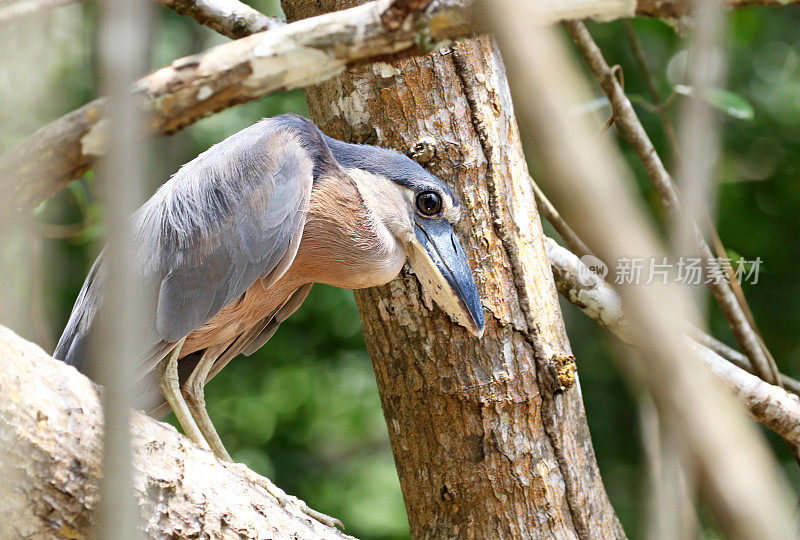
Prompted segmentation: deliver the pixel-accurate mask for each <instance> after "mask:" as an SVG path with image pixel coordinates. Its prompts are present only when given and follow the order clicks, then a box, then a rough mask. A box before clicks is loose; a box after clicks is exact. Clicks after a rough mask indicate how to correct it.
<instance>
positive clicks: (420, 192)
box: [329, 141, 484, 337]
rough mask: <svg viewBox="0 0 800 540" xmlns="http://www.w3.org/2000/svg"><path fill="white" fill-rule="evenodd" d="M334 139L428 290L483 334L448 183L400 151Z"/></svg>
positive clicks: (458, 318) (339, 153) (337, 153)
mask: <svg viewBox="0 0 800 540" xmlns="http://www.w3.org/2000/svg"><path fill="white" fill-rule="evenodd" d="M329 142H330V141H329ZM336 143H338V141H336V142H335V143H333V144H332V145H331V146H332V148H331V149H332V150H333V154H334V156H335V158H336V160H337V161H338V162H339V163H340V164H341V165H342V166H344V167H345V168H346V169H348V170H349V171H350V173H351V177H354V178H355V179H356V181H357V183H358V184H359V190H360V191H361V193H362V196H364V199H365V203H366V204H367V206H369V208H370V210H371V211H372V213H373V215H375V216H376V217H377V219H379V220H380V221H381V222H382V224H383V225H384V226H385V227H386V229H387V230H388V231H389V232H390V233H391V235H392V236H393V237H394V238H395V239H396V241H397V242H398V243H400V244H401V245H403V247H404V248H405V250H406V254H407V256H408V262H409V263H410V264H411V268H412V269H413V270H414V273H415V274H416V275H417V278H418V279H419V281H420V283H421V285H422V288H423V289H424V290H425V292H427V293H428V294H429V295H430V296H431V297H432V298H433V299H434V300H435V301H436V303H437V304H438V305H439V307H441V308H442V309H443V310H444V311H445V312H447V313H448V314H449V315H450V317H451V318H453V319H454V320H455V321H456V322H457V323H458V324H460V325H462V326H464V327H466V328H467V329H468V330H469V331H470V332H472V334H474V335H476V336H478V337H480V336H482V335H483V329H484V320H483V308H482V306H481V300H480V296H479V294H478V288H477V287H476V285H475V279H474V277H473V275H472V270H471V268H470V266H469V262H467V257H466V255H464V250H463V249H462V247H461V243H460V242H459V240H458V238H457V237H456V234H455V231H454V230H453V223H457V222H458V220H459V218H460V216H461V206H460V203H459V201H458V198H457V197H456V195H455V193H454V192H453V190H452V189H451V188H450V186H449V185H447V183H445V182H443V181H442V180H440V179H439V178H437V177H435V176H433V175H432V174H430V173H429V172H427V171H426V170H425V169H423V168H422V167H421V166H420V165H419V164H418V163H417V162H415V161H414V160H412V159H410V158H408V157H407V156H405V155H403V154H401V153H399V152H395V151H392V150H386V149H383V148H378V147H374V146H367V145H346V146H345V145H344V144H343V143H339V144H336ZM340 145H341V146H340Z"/></svg>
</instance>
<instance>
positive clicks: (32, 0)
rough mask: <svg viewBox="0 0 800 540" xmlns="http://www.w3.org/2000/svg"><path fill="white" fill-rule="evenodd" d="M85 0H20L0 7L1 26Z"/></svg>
mask: <svg viewBox="0 0 800 540" xmlns="http://www.w3.org/2000/svg"><path fill="white" fill-rule="evenodd" d="M83 1H84V0H20V1H19V2H12V3H10V4H6V5H3V6H0V25H3V24H5V23H8V22H10V21H12V20H13V19H16V18H18V17H26V16H29V15H35V14H37V13H41V12H43V11H48V10H51V9H56V8H60V7H63V6H68V5H70V4H77V3H78V2H83Z"/></svg>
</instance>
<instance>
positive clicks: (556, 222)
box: [528, 176, 594, 257]
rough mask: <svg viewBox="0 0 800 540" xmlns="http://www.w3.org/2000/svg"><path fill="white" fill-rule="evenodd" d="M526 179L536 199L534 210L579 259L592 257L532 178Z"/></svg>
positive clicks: (590, 251) (590, 252)
mask: <svg viewBox="0 0 800 540" xmlns="http://www.w3.org/2000/svg"><path fill="white" fill-rule="evenodd" d="M528 179H529V180H530V181H531V187H533V196H534V197H535V198H536V208H537V209H538V210H539V212H541V214H542V215H543V216H544V218H545V219H546V220H547V221H548V222H550V225H552V226H553V228H554V229H555V230H556V231H557V232H558V234H559V235H561V238H563V239H564V242H566V244H567V245H568V246H569V249H571V250H572V252H573V253H576V254H578V256H579V257H583V256H584V255H594V254H593V253H592V250H590V249H589V248H588V247H587V246H586V244H584V243H583V240H581V239H580V237H579V236H578V235H577V234H576V233H575V231H573V230H572V227H570V226H569V224H568V223H567V222H566V221H564V218H562V217H561V214H559V213H558V210H556V207H555V206H553V203H551V202H550V199H548V198H547V196H546V195H545V194H544V192H543V191H542V188H540V187H539V184H537V183H536V180H534V179H533V177H532V176H529V177H528Z"/></svg>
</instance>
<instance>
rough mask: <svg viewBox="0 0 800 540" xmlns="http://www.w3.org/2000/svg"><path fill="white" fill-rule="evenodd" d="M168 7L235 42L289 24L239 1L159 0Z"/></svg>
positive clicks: (158, 0)
mask: <svg viewBox="0 0 800 540" xmlns="http://www.w3.org/2000/svg"><path fill="white" fill-rule="evenodd" d="M156 1H157V2H158V3H159V4H161V5H162V6H164V7H167V8H170V9H174V10H175V11H177V12H178V13H180V14H181V15H187V16H189V17H191V18H192V19H194V20H196V21H197V22H198V23H199V24H202V25H205V26H208V27H209V28H211V29H212V30H214V31H215V32H219V33H220V34H222V35H223V36H227V37H229V38H231V39H239V38H243V37H246V36H249V35H251V34H255V33H258V32H263V31H264V30H272V29H273V28H278V27H280V26H284V25H285V24H286V22H285V21H283V20H281V19H276V18H275V17H267V16H266V15H264V14H263V13H261V12H259V11H256V10H255V9H253V8H251V7H250V6H248V5H247V4H244V3H242V2H239V0H203V1H200V2H197V1H195V0H156Z"/></svg>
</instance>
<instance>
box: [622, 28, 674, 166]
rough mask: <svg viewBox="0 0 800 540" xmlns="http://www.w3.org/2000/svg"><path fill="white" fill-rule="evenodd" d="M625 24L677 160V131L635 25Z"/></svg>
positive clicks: (670, 148) (640, 69) (632, 48)
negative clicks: (648, 64)
mask: <svg viewBox="0 0 800 540" xmlns="http://www.w3.org/2000/svg"><path fill="white" fill-rule="evenodd" d="M623 22H624V24H625V33H626V34H627V36H628V42H629V43H630V46H631V51H632V52H633V57H634V59H635V60H636V65H637V66H638V67H639V71H641V72H642V77H643V78H644V81H645V83H646V84H647V90H648V91H649V92H650V96H652V98H653V101H654V102H655V105H656V106H655V111H656V113H657V114H658V116H659V118H660V119H661V125H663V126H664V134H665V135H666V136H667V144H668V145H669V150H670V154H671V155H672V157H673V159H677V158H678V138H677V137H676V136H675V129H674V128H673V127H672V121H671V120H670V118H669V114H667V106H666V104H665V103H664V100H663V99H662V97H661V92H660V91H659V90H658V85H657V84H656V81H655V78H654V77H653V73H652V72H651V71H650V68H649V67H648V66H647V60H645V57H644V51H643V50H642V45H641V44H640V43H639V38H638V37H637V36H636V32H635V31H634V29H633V24H631V21H629V20H628V19H625V21H623Z"/></svg>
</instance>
